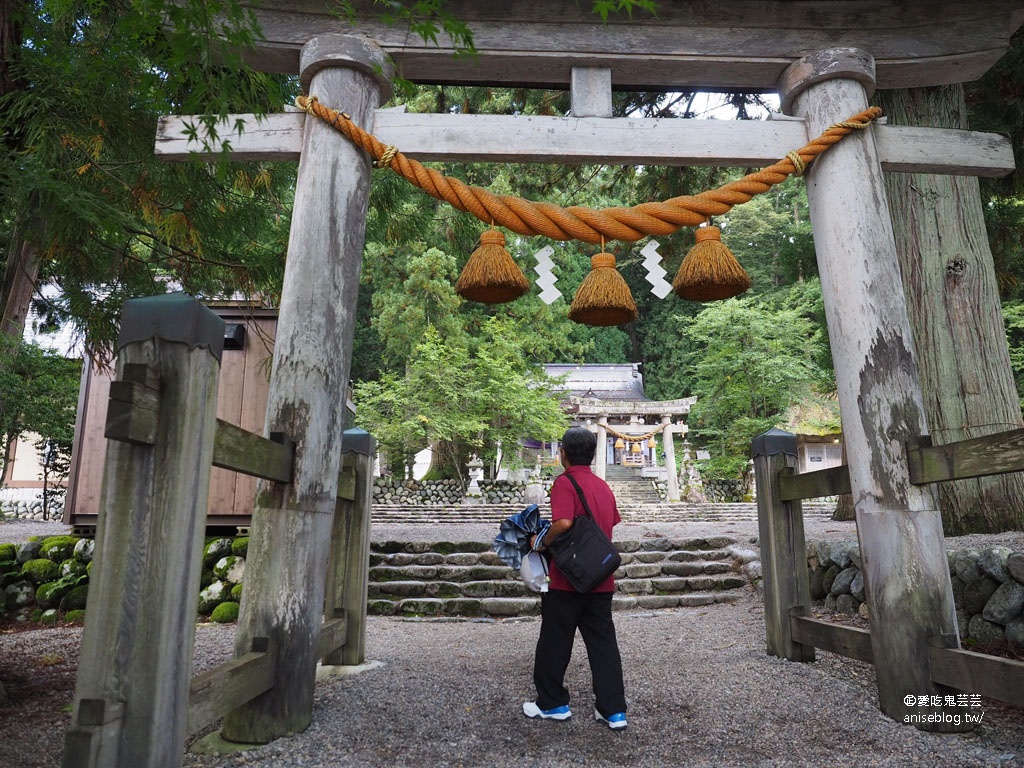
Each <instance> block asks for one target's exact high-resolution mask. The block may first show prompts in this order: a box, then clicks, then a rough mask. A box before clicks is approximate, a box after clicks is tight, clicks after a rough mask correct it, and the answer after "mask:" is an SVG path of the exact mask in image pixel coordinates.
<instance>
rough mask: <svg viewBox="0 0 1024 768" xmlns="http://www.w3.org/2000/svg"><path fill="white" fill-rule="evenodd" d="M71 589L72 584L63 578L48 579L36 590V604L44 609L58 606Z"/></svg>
mask: <svg viewBox="0 0 1024 768" xmlns="http://www.w3.org/2000/svg"><path fill="white" fill-rule="evenodd" d="M70 591H71V585H70V584H68V583H67V582H65V581H63V580H58V581H48V582H46V583H45V584H40V585H39V588H38V589H37V590H36V605H38V606H39V607H40V608H43V609H44V610H49V609H51V608H56V607H57V606H58V605H60V601H61V598H62V597H64V595H66V594H67V593H68V592H70Z"/></svg>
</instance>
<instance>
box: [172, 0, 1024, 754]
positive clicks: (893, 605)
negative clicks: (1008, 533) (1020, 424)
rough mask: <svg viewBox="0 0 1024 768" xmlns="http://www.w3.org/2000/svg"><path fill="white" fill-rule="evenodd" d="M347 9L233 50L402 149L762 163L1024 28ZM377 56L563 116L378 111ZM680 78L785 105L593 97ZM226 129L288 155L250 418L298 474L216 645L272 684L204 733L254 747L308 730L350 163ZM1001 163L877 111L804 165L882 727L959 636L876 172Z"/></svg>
mask: <svg viewBox="0 0 1024 768" xmlns="http://www.w3.org/2000/svg"><path fill="white" fill-rule="evenodd" d="M356 5H357V7H358V9H359V10H360V11H361V12H362V13H363V15H361V16H360V21H359V23H358V25H357V26H352V25H351V24H349V23H348V22H346V21H344V20H341V19H339V18H337V17H336V16H334V15H331V14H330V11H329V9H328V8H327V7H326V5H325V4H324V3H319V2H312V0H287V1H286V2H279V3H274V4H272V6H271V7H254V8H253V11H254V12H255V13H256V15H257V17H258V19H259V22H260V24H261V27H262V29H263V32H264V34H265V37H266V40H265V42H264V43H263V44H262V45H261V46H259V47H258V48H257V50H256V51H255V52H254V53H253V54H252V56H251V63H252V64H253V65H255V66H256V67H257V68H260V69H265V70H268V71H275V72H287V73H298V74H299V75H300V76H301V78H302V83H303V87H304V89H305V90H306V91H307V92H309V93H311V94H315V95H316V96H318V97H319V99H320V101H321V102H322V103H324V104H325V105H327V106H330V107H333V108H336V109H340V110H344V111H345V112H347V113H349V114H350V115H351V117H352V120H353V121H354V122H355V123H356V124H358V125H361V126H363V127H365V128H366V129H368V130H372V131H373V132H374V133H375V134H376V135H377V136H378V137H379V138H381V139H382V140H383V141H385V142H387V143H389V144H393V145H395V146H397V147H398V148H399V149H401V150H402V151H403V153H405V154H406V155H408V156H410V157H415V158H418V159H420V160H448V161H458V160H467V161H469V160H473V161H509V162H540V161H547V162H568V163H576V162H579V163H583V162H601V163H620V164H644V165H659V164H664V165H668V164H672V165H744V166H755V165H766V164H768V163H770V162H773V161H775V160H777V159H779V158H781V157H783V156H784V155H785V154H786V152H787V151H789V150H792V149H796V148H797V147H800V146H802V145H803V144H805V143H806V141H807V139H808V137H813V136H815V135H817V134H818V133H820V132H821V130H822V129H824V128H825V127H827V126H828V125H831V124H833V123H835V122H837V121H840V120H843V119H845V118H846V117H847V116H849V115H851V114H854V113H857V112H859V111H861V110H863V109H864V108H865V107H867V105H868V99H869V98H870V96H871V94H872V92H873V91H874V89H875V88H901V87H913V86H927V85H939V84H947V83H955V82H962V81H966V80H971V79H975V78H977V77H979V76H980V75H981V74H983V73H984V72H985V71H986V70H987V69H988V68H989V67H990V66H991V65H992V64H993V63H994V62H995V61H996V60H997V59H998V58H999V57H1000V56H1001V55H1002V53H1003V52H1004V51H1005V49H1006V46H1007V42H1008V39H1009V36H1010V35H1011V34H1012V32H1013V31H1014V30H1016V29H1017V27H1019V26H1020V24H1021V23H1022V22H1024V11H1022V10H1021V7H1020V3H1019V2H1016V1H1014V0H979V1H978V2H974V3H961V2H954V1H952V0H903V1H897V0H877V1H875V2H870V3H864V2H861V1H859V0H858V1H854V0H822V1H819V2H800V3H788V2H764V0H734V1H731V2H723V3H718V4H715V6H714V8H711V7H710V6H709V5H708V4H707V3H703V2H697V1H696V0H695V1H693V2H674V3H664V4H662V6H663V7H662V8H661V9H660V10H659V15H658V17H657V18H656V19H650V18H637V19H634V20H632V21H629V22H626V21H610V22H609V23H607V24H602V23H601V21H600V19H598V18H597V17H594V16H592V15H591V14H590V13H589V12H588V11H587V10H586V9H584V8H582V7H581V6H582V5H585V4H578V3H560V2H555V1H554V0H522V1H520V2H515V3H501V4H481V3H475V2H471V1H470V0H452V2H449V3H448V4H447V6H446V7H447V8H448V10H450V11H451V12H452V13H453V14H454V16H455V17H456V18H459V19H462V20H464V21H465V22H466V23H467V24H468V25H469V26H470V28H471V29H472V30H473V32H474V42H475V46H476V48H477V51H478V53H477V55H476V56H474V57H471V58H466V57H460V58H459V59H454V58H453V57H452V56H451V49H450V48H447V47H446V46H445V45H444V44H442V45H440V46H432V45H426V44H423V43H421V42H420V41H419V40H418V39H413V36H412V35H410V34H409V32H408V30H404V29H400V28H394V27H390V26H388V25H386V24H384V23H381V22H377V21H374V20H373V18H372V11H373V5H372V3H369V2H366V3H356ZM481 6H487V7H486V8H483V7H481ZM393 67H394V68H396V69H397V71H398V72H399V73H400V74H401V75H402V76H404V77H406V78H408V79H411V80H413V81H415V82H421V83H439V84H480V85H484V84H488V85H495V86H501V85H515V86H526V87H544V88H566V87H569V88H570V90H571V92H572V117H567V118H557V117H549V118H545V117H526V116H509V117H504V116H482V115H450V114H445V115H432V114H431V115H423V114H416V115H409V114H405V113H404V112H402V111H401V110H378V107H379V105H380V104H381V103H383V102H384V101H385V100H386V99H387V98H388V94H389V92H390V86H389V79H390V78H391V76H392V72H393ZM689 87H703V88H709V89H716V88H717V89H739V90H746V91H753V90H762V91H763V90H778V92H779V93H780V95H781V97H782V105H783V110H784V112H785V113H786V114H787V115H788V116H789V118H788V119H782V120H774V121H769V122H744V123H724V122H717V123H716V122H706V121H687V120H664V121H659V120H635V119H613V118H611V116H610V115H611V93H612V89H613V88H620V89H636V90H640V89H646V90H676V89H678V90H683V89H687V88H689ZM235 120H236V117H232V118H230V119H229V122H230V123H231V124H233V123H234V121H235ZM185 122H187V119H183V118H168V119H165V120H164V121H162V122H161V125H160V128H159V135H158V137H157V153H158V154H160V155H161V156H163V157H165V158H166V159H183V158H184V157H186V156H189V155H190V154H191V153H192V152H193V151H194V150H201V148H202V147H201V145H200V144H198V143H192V144H190V143H189V142H188V141H187V140H186V133H185V131H184V130H183V128H184V123H185ZM232 143H233V154H234V156H235V157H237V158H239V159H256V158H262V159H267V160H271V159H273V160H279V159H298V161H299V174H298V182H297V189H296V195H295V208H294V214H293V219H292V231H291V236H290V239H289V244H288V261H287V265H286V270H285V281H284V289H283V293H282V300H281V311H280V322H279V326H278V332H277V342H276V346H275V353H274V366H273V374H272V378H271V386H270V397H269V404H268V411H267V422H266V427H265V430H266V432H268V433H269V432H283V433H285V434H286V435H287V436H288V437H289V438H290V439H292V440H294V442H295V445H296V456H295V482H294V483H293V484H292V485H288V486H283V485H279V484H276V483H273V482H269V481H267V482H263V483H262V484H261V485H260V487H259V489H258V492H257V500H256V508H255V511H254V513H253V523H252V532H251V539H250V544H249V561H248V571H247V575H246V578H247V581H246V590H245V595H244V597H243V600H242V615H241V618H240V622H239V628H238V641H237V652H238V653H239V654H242V653H245V652H246V651H248V650H249V649H250V646H251V641H252V639H253V638H254V637H264V638H269V642H270V648H271V649H272V653H273V654H274V655H275V669H276V678H275V684H274V687H273V688H272V689H271V690H270V691H268V692H267V693H265V694H263V695H261V696H260V697H258V698H257V699H254V700H253V701H252V702H250V703H248V704H246V705H244V706H242V707H240V708H239V709H237V710H235V711H234V712H233V713H231V714H230V715H229V716H228V717H227V718H226V719H225V721H224V729H223V735H224V736H225V737H227V738H228V739H231V740H234V741H240V742H257V743H262V742H267V741H270V740H272V739H275V738H277V737H280V736H283V735H285V734H287V733H289V732H295V731H300V730H303V729H305V728H306V727H307V726H308V724H309V722H310V719H311V716H312V715H311V713H312V698H313V684H314V671H315V665H316V660H317V659H316V655H317V637H318V629H319V626H320V622H321V619H322V611H323V601H324V593H325V585H324V574H325V573H326V566H327V557H328V551H327V545H328V541H329V539H330V533H331V526H332V517H333V513H334V509H335V497H336V490H337V489H336V487H335V485H336V478H337V477H338V466H339V457H340V441H341V431H342V427H341V420H342V410H343V409H342V408H341V407H339V404H340V403H343V402H344V388H345V384H346V382H347V380H348V374H349V363H350V357H351V340H352V336H353V330H354V329H353V325H354V321H355V320H354V318H355V303H356V292H357V287H358V276H359V269H360V260H361V253H362V248H363V233H364V223H365V215H366V209H367V197H368V194H369V176H370V164H369V161H368V158H367V157H366V156H365V155H364V154H363V153H362V152H361V151H360V150H358V149H356V148H355V147H354V146H352V145H351V144H350V143H349V142H348V141H347V140H346V139H345V138H343V137H342V136H341V135H339V134H337V133H335V132H334V131H333V130H332V129H331V128H330V127H328V126H327V125H325V124H323V123H321V122H319V121H316V120H314V119H312V118H308V117H306V116H305V115H304V114H301V113H286V114H281V115H272V116H268V117H267V118H265V119H263V120H262V121H259V122H258V121H256V120H255V119H254V118H251V119H250V118H246V133H245V134H244V135H243V136H240V137H237V138H235V139H233V142H232ZM1012 168H1013V159H1012V154H1011V152H1010V149H1009V146H1008V143H1007V142H1006V141H1005V140H1004V139H1002V138H1001V137H998V136H993V135H984V134H977V133H970V132H965V131H954V130H940V129H923V128H906V127H896V126H890V125H876V126H874V127H873V128H872V129H870V130H867V131H861V132H859V133H858V134H857V135H853V136H850V137H847V138H846V139H845V140H844V141H843V142H842V143H841V144H839V145H837V146H836V147H834V148H832V149H830V150H829V152H828V153H826V154H825V155H824V156H822V157H821V158H819V159H818V160H817V161H816V162H815V163H814V164H813V166H812V167H811V168H810V170H809V172H808V173H807V193H808V198H809V201H810V207H811V218H812V222H813V225H814V239H815V248H816V251H817V258H818V264H819V269H820V273H821V277H822V290H823V294H824V300H825V309H826V315H827V318H828V327H829V331H830V334H831V343H832V350H833V358H834V361H835V368H836V379H837V383H838V389H839V400H840V407H841V412H842V417H843V425H844V433H845V437H846V441H847V450H848V456H849V466H850V482H851V486H852V490H853V496H854V499H855V503H856V515H857V529H858V536H859V539H860V545H861V553H862V557H863V562H864V572H865V575H866V579H865V581H866V585H865V587H866V592H867V602H868V604H869V606H870V609H871V624H872V626H871V642H872V647H873V652H874V659H875V666H876V669H877V671H878V689H879V697H880V705H881V708H882V710H883V711H884V712H886V713H887V714H888V715H890V716H891V717H893V718H896V719H898V720H902V716H903V714H904V713H906V712H907V711H908V709H907V707H906V705H905V704H904V702H903V699H904V697H905V696H911V695H913V696H919V695H924V694H939V693H943V692H944V691H941V690H939V689H938V686H936V685H935V684H933V683H932V682H931V680H930V677H929V671H928V669H927V658H928V655H927V653H926V652H925V651H926V648H927V638H928V637H929V636H931V635H936V634H951V633H955V631H956V620H955V615H954V610H953V598H952V591H951V586H950V577H949V570H948V566H947V563H946V556H945V551H944V547H943V535H942V524H941V520H940V516H939V512H938V509H937V502H936V499H935V497H934V496H933V493H932V491H931V490H930V489H928V488H926V487H916V486H913V485H911V484H910V482H909V478H908V476H907V470H906V461H905V458H904V454H903V441H904V440H905V439H907V438H910V437H915V436H918V435H924V434H927V432H928V429H927V425H926V423H925V418H924V412H923V409H922V397H921V390H920V385H919V381H918V374H917V367H916V361H915V352H914V349H913V344H912V337H911V332H910V325H909V321H908V317H907V310H906V306H905V302H904V296H903V293H902V289H901V287H900V281H899V280H898V279H897V277H896V276H897V275H898V274H899V263H898V261H897V257H896V247H895V243H894V239H893V232H892V223H891V221H890V218H889V210H888V206H887V203H886V197H885V189H884V186H883V176H882V174H883V172H885V171H917V172H925V173H951V174H974V175H993V176H995V175H1003V174H1005V173H1007V172H1009V171H1010V170H1012ZM920 727H942V726H929V725H927V724H926V725H924V726H920Z"/></svg>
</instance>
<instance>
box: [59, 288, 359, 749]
mask: <svg viewBox="0 0 1024 768" xmlns="http://www.w3.org/2000/svg"><path fill="white" fill-rule="evenodd" d="M223 332H224V322H223V320H221V319H220V318H219V317H218V316H217V315H215V314H214V313H213V312H211V311H210V310H208V309H207V308H206V307H204V306H203V305H202V304H200V303H199V302H198V301H196V300H194V299H192V298H190V297H187V296H183V295H181V294H175V295H170V296H162V297H156V298H151V299H138V300H133V301H130V302H128V303H127V304H126V305H125V310H124V314H123V316H122V332H121V338H120V340H119V353H118V362H117V380H116V381H115V382H114V383H113V385H112V386H111V390H110V404H109V412H108V417H107V426H106V436H107V437H108V438H109V444H108V448H107V458H106V467H105V470H104V479H103V493H102V505H101V510H100V511H101V514H100V518H99V521H98V526H97V538H96V554H95V558H94V563H93V578H92V583H91V586H90V590H89V609H88V612H87V618H86V624H85V630H84V633H83V637H82V649H81V656H80V660H79V675H78V683H77V689H76V692H75V706H74V714H73V718H72V723H71V725H70V727H69V729H68V732H67V735H66V739H65V748H64V765H65V766H67V767H69V768H70V767H74V768H79V767H82V768H84V767H86V766H88V767H89V768H100V766H103V768H110V767H121V766H123V767H124V768H128V767H129V766H131V768H138V767H139V766H179V765H180V764H181V758H182V753H183V750H184V744H185V740H186V738H187V737H188V736H189V735H192V734H195V733H197V732H198V731H200V730H202V729H204V728H206V727H208V726H209V725H211V724H212V723H214V722H215V721H217V720H218V719H219V718H221V717H223V716H224V715H225V714H227V713H228V712H230V711H231V710H233V709H235V708H237V707H239V706H241V705H243V704H245V703H246V702H248V701H250V700H252V699H253V698H255V697H257V696H259V695H261V694H263V693H264V692H266V691H268V690H270V689H271V688H272V687H273V686H274V680H275V677H276V676H277V674H278V673H279V670H275V668H274V663H273V655H272V654H271V653H270V652H269V651H270V649H269V641H268V640H267V639H265V638H256V639H254V641H253V642H252V647H251V648H249V649H245V651H246V652H239V654H238V656H237V657H236V658H235V659H233V660H231V661H229V662H227V663H225V664H222V665H220V666H219V667H217V668H215V669H212V670H210V671H208V672H204V673H203V674H201V675H198V676H197V677H195V678H192V679H190V675H191V667H192V649H193V643H194V639H195V623H196V602H197V599H198V593H199V579H200V566H201V561H202V555H203V539H204V533H205V522H204V521H205V514H206V499H207V494H208V487H209V476H210V467H211V465H212V466H218V467H223V468H225V469H230V470H234V471H237V472H242V473H245V474H249V475H254V476H256V477H260V478H264V479H267V480H272V481H274V482H278V483H290V482H291V478H292V464H293V446H292V445H291V444H290V443H289V441H288V440H287V438H286V437H285V436H283V435H272V436H271V438H270V439H267V438H264V437H261V436H260V435H256V434H253V433H250V432H247V431H245V430H242V429H239V428H238V427H236V426H233V425H231V424H228V423H226V422H224V421H221V420H218V419H216V418H215V413H216V411H215V408H216V400H217V382H218V374H219V366H220V351H221V349H222V345H223ZM339 407H344V404H339ZM339 450H341V451H342V453H343V459H342V468H341V473H340V476H339V483H338V488H339V491H338V507H337V510H336V514H335V525H334V535H333V541H332V555H331V564H330V566H329V573H328V574H326V575H325V577H326V579H327V599H326V601H325V606H326V608H325V615H324V620H323V623H322V625H321V627H320V634H319V638H318V645H317V648H318V656H319V658H321V659H323V660H324V663H327V664H358V663H361V662H362V661H363V660H364V654H365V633H366V588H367V579H368V569H369V523H370V500H371V491H372V483H371V481H370V472H371V469H372V465H371V462H372V456H373V452H374V441H373V438H372V437H371V436H370V435H368V434H367V433H366V432H364V431H362V430H348V431H347V432H345V434H344V438H343V443H342V445H341V446H339ZM242 599H243V601H244V600H248V599H256V600H273V599H274V597H273V596H272V595H248V594H247V593H245V594H243V598H242Z"/></svg>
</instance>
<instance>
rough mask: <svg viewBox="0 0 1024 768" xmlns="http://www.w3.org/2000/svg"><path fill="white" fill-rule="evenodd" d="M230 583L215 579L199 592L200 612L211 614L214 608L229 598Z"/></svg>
mask: <svg viewBox="0 0 1024 768" xmlns="http://www.w3.org/2000/svg"><path fill="white" fill-rule="evenodd" d="M230 591H231V587H230V585H228V584H226V583H224V582H223V581H215V582H213V584H211V585H210V586H208V587H207V588H206V589H204V590H203V591H202V592H200V593H199V606H198V609H199V613H201V614H204V615H206V614H209V613H212V612H213V609H214V608H216V607H217V606H218V605H220V604H221V603H223V602H224V601H226V600H227V599H228V595H229V593H230Z"/></svg>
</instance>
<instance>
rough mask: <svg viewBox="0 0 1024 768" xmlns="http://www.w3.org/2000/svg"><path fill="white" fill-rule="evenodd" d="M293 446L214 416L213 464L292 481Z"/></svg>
mask: <svg viewBox="0 0 1024 768" xmlns="http://www.w3.org/2000/svg"><path fill="white" fill-rule="evenodd" d="M293 452H294V449H293V446H292V445H291V444H290V443H288V444H286V443H279V442H275V441H274V440H268V439H267V438H265V437H262V436H261V435H257V434H255V433H253V432H248V431H246V430H244V429H242V428H241V427H236V426H235V425H234V424H229V423H228V422H226V421H224V420H222V419H217V431H216V433H215V434H214V442H213V466H215V467H222V468H224V469H232V470H234V471H236V472H244V473H245V474H247V475H253V476H254V477H260V478H263V479H264V480H273V481H275V482H278V483H290V482H291V481H292V464H293V461H294V459H293Z"/></svg>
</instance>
